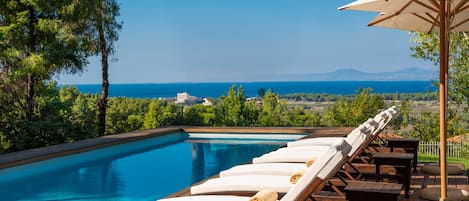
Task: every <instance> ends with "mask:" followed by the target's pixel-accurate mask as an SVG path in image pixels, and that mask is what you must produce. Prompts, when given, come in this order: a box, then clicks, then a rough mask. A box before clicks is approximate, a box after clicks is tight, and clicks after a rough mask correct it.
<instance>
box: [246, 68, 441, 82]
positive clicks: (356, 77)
mask: <svg viewBox="0 0 469 201" xmlns="http://www.w3.org/2000/svg"><path fill="white" fill-rule="evenodd" d="M433 78H434V74H433V71H430V70H425V69H421V68H406V69H402V70H398V71H393V72H380V73H368V72H363V71H359V70H356V69H352V68H344V69H339V70H336V71H333V72H328V73H316V74H283V75H281V74H275V75H273V74H270V75H267V74H265V75H256V76H255V77H252V78H250V79H252V80H257V81H420V80H422V81H427V80H431V79H433Z"/></svg>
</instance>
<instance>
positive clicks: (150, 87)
mask: <svg viewBox="0 0 469 201" xmlns="http://www.w3.org/2000/svg"><path fill="white" fill-rule="evenodd" d="M232 85H236V86H237V87H239V86H242V87H243V88H244V92H245V95H246V96H247V97H255V96H256V95H257V94H258V91H259V89H262V88H264V89H272V90H273V92H274V93H277V94H280V95H286V94H298V93H316V94H337V95H350V94H355V93H357V92H358V91H359V90H360V88H371V89H372V92H373V93H418V92H422V93H423V92H431V91H436V89H437V88H436V87H434V86H433V85H432V83H431V81H320V82H319V81H318V82H238V83H234V82H216V83H155V84H112V83H111V85H110V87H109V96H110V97H132V98H169V97H175V96H176V94H177V93H182V92H187V93H189V94H190V95H191V96H196V97H212V98H218V97H221V96H224V95H226V94H227V92H228V90H229V89H230V87H231V86H232ZM74 86H75V87H77V88H78V90H80V91H81V92H83V93H100V92H101V85H99V84H80V85H74Z"/></svg>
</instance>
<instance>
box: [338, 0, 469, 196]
mask: <svg viewBox="0 0 469 201" xmlns="http://www.w3.org/2000/svg"><path fill="white" fill-rule="evenodd" d="M339 9H340V10H360V11H372V12H378V13H379V14H378V16H377V17H376V18H375V19H373V20H372V21H371V22H370V23H369V24H368V25H369V26H382V27H387V28H395V29H402V30H410V31H419V32H425V33H431V32H438V33H440V86H439V87H440V164H441V165H440V167H441V171H440V174H441V175H440V176H441V180H440V181H441V200H445V199H446V198H447V185H448V182H447V181H448V177H447V170H446V169H447V161H446V124H447V107H448V103H447V100H448V65H449V40H450V38H449V33H450V32H451V31H453V32H458V31H469V1H468V0H358V1H355V2H352V3H350V4H348V5H345V6H343V7H340V8H339Z"/></svg>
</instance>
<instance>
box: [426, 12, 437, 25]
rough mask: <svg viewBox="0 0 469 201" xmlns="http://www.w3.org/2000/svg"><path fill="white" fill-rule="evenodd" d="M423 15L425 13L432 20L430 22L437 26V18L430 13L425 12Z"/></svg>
mask: <svg viewBox="0 0 469 201" xmlns="http://www.w3.org/2000/svg"><path fill="white" fill-rule="evenodd" d="M425 15H427V17H429V18H430V19H432V20H433V22H432V24H436V25H438V26H439V23H438V19H437V18H435V17H433V16H432V15H431V14H430V13H425ZM437 17H438V16H437Z"/></svg>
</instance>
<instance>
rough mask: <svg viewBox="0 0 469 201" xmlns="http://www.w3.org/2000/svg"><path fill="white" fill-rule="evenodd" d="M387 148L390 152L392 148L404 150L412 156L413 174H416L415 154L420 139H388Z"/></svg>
mask: <svg viewBox="0 0 469 201" xmlns="http://www.w3.org/2000/svg"><path fill="white" fill-rule="evenodd" d="M387 141H388V146H389V147H390V148H391V152H393V151H394V147H398V148H404V149H405V150H406V152H408V153H413V154H414V164H413V165H414V172H417V152H418V148H419V142H420V139H418V138H388V139H387Z"/></svg>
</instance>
